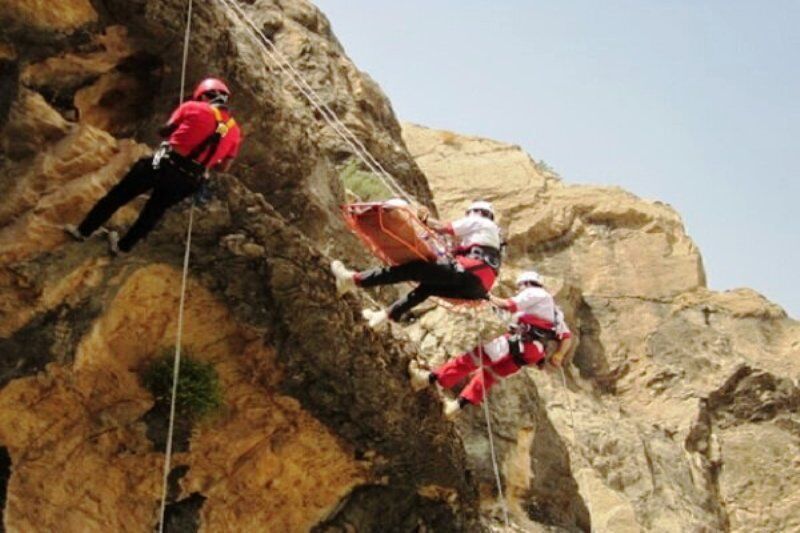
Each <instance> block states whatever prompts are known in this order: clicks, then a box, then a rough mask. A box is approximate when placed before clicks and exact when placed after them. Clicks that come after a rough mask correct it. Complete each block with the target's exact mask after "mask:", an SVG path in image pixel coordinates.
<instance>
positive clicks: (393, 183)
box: [221, 0, 414, 204]
mask: <svg viewBox="0 0 800 533" xmlns="http://www.w3.org/2000/svg"><path fill="white" fill-rule="evenodd" d="M221 2H222V4H223V7H224V8H225V9H226V10H227V12H228V13H229V14H232V15H233V18H234V19H236V20H238V21H240V22H244V24H246V25H247V26H249V27H250V29H251V30H252V34H251V35H252V36H253V37H254V38H255V41H256V43H257V44H258V45H259V46H260V48H261V50H262V51H263V52H264V53H265V55H266V56H267V57H268V58H269V59H270V60H271V61H272V62H273V63H275V65H276V66H277V67H278V68H279V69H280V71H281V72H282V73H283V74H284V75H285V76H286V77H287V78H288V79H289V81H291V82H292V84H294V86H295V87H296V88H297V90H298V91H300V93H301V94H302V95H303V96H304V97H305V98H306V100H308V102H309V103H310V104H311V105H312V106H313V107H314V109H316V110H317V111H318V112H319V113H320V115H321V116H322V118H323V120H324V121H325V122H326V123H327V124H328V126H330V127H331V129H333V131H334V132H336V133H337V134H338V135H339V136H340V137H341V138H342V140H344V142H345V143H346V144H347V145H348V146H349V147H350V149H351V150H353V152H354V154H355V155H356V156H357V157H358V158H359V159H360V160H361V161H362V162H363V163H364V164H365V165H366V166H367V168H368V169H369V170H370V172H372V173H373V174H375V175H376V176H377V177H378V179H380V180H381V182H382V183H383V184H384V185H385V186H386V188H387V189H389V191H391V192H392V193H394V194H397V195H398V196H400V197H402V198H404V199H405V200H406V201H408V202H409V203H412V204H413V203H414V199H413V198H412V197H411V195H410V194H408V193H407V192H406V191H405V190H404V189H403V187H402V186H400V184H399V183H398V182H397V180H396V179H395V178H394V177H393V176H392V175H391V174H390V173H389V172H388V171H387V170H386V169H385V168H384V167H383V166H382V165H381V164H380V162H378V160H377V159H376V158H375V157H374V156H373V155H372V153H370V151H369V150H368V149H367V148H366V147H365V146H364V143H363V142H362V141H361V140H360V139H359V138H358V137H357V136H356V135H355V134H354V133H353V132H352V131H351V130H350V129H349V128H348V127H347V126H346V125H345V124H344V123H343V122H342V121H341V119H339V117H338V116H337V115H336V113H335V112H334V111H333V110H332V109H331V108H330V106H328V105H327V104H326V103H325V102H324V101H323V100H322V98H321V97H320V96H319V94H318V93H317V92H316V91H315V90H314V89H313V87H311V85H310V84H309V83H308V81H307V80H306V79H305V78H304V77H303V75H302V74H301V73H300V72H299V71H298V70H297V69H296V68H295V67H294V65H292V63H291V61H289V59H288V58H287V57H286V56H285V55H284V54H283V53H282V52H281V51H280V50H279V49H278V48H277V47H276V46H275V44H274V43H273V42H272V41H270V40H269V38H268V37H267V36H266V35H265V34H264V32H263V31H261V29H260V28H259V27H258V26H257V25H256V24H255V22H253V20H252V19H251V18H250V17H249V16H248V15H247V13H245V12H244V10H243V9H242V8H241V7H239V6H238V5H237V4H236V3H235V2H234V1H233V0H221Z"/></svg>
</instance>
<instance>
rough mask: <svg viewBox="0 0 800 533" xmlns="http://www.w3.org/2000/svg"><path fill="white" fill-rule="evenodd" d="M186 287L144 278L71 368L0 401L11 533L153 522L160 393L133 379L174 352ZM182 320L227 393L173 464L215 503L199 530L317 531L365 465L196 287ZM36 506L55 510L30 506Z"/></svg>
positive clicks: (124, 294)
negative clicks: (152, 418)
mask: <svg viewBox="0 0 800 533" xmlns="http://www.w3.org/2000/svg"><path fill="white" fill-rule="evenodd" d="M179 287H180V272H178V271H176V270H174V269H172V268H170V267H167V266H164V265H152V266H147V267H144V268H141V269H139V270H137V271H136V272H134V273H133V274H132V275H130V276H129V277H128V278H127V280H126V281H125V283H124V284H123V285H122V286H121V287H120V288H119V290H118V291H117V292H116V295H115V297H114V299H113V300H112V301H111V302H110V304H109V306H108V307H107V309H106V313H105V314H104V315H103V316H102V317H101V318H100V319H99V320H98V321H97V322H95V324H93V325H92V327H91V329H90V331H89V332H88V334H87V335H86V336H85V337H84V339H83V341H82V342H81V343H80V346H79V347H78V352H77V354H76V359H75V364H74V365H73V367H72V368H71V369H70V368H67V367H64V366H60V365H52V366H50V367H49V369H48V371H47V372H46V373H44V374H42V375H39V376H36V377H32V378H25V379H22V380H17V381H15V382H13V384H12V385H10V386H8V387H6V388H5V389H3V391H2V393H0V441H2V442H4V443H5V444H6V445H7V446H8V448H9V450H10V452H11V456H12V459H13V460H14V463H15V465H16V467H15V472H14V475H13V476H12V478H11V483H10V494H11V497H10V498H9V507H8V509H7V515H6V524H7V527H8V528H9V530H12V531H31V530H33V531H44V530H54V529H59V530H62V531H109V530H127V529H129V528H130V527H131V525H132V524H141V525H145V524H151V525H155V523H156V519H157V506H158V500H159V496H160V490H161V485H160V483H161V469H162V468H163V455H162V454H161V453H160V452H159V451H157V450H153V447H152V444H151V443H150V442H149V441H148V439H147V438H146V436H145V434H144V433H145V428H144V424H142V423H141V422H139V421H138V420H139V419H140V417H141V416H142V415H143V414H144V413H145V412H146V411H147V410H148V409H149V408H150V407H151V406H152V398H151V397H150V394H149V393H148V392H147V391H146V390H144V389H143V388H142V386H141V385H140V384H139V379H138V377H137V372H139V371H140V370H141V369H142V367H143V366H144V365H146V363H147V361H148V360H150V359H151V358H153V357H155V356H157V355H159V354H160V353H162V352H163V351H164V350H169V349H171V347H172V346H173V343H174V337H175V330H176V326H175V320H176V316H175V309H176V306H177V300H178V297H179V293H178V288H179ZM186 325H187V327H186V329H185V331H184V339H185V349H186V350H187V352H189V353H192V354H193V355H194V356H195V357H197V358H199V359H200V360H206V361H209V362H212V363H213V364H214V366H215V368H216V369H217V372H218V373H219V375H220V379H221V382H222V386H223V388H224V390H225V398H224V401H225V408H224V414H221V415H219V416H218V417H216V418H214V419H212V420H209V421H207V422H205V423H203V424H202V425H201V426H200V427H199V428H198V429H197V431H196V432H195V433H194V435H193V436H192V439H191V443H190V445H191V451H190V452H189V453H182V454H179V455H177V456H176V458H175V462H176V464H186V465H189V466H190V475H188V476H187V477H186V478H185V479H184V480H183V481H182V485H183V486H184V490H185V491H186V492H187V493H193V492H202V493H203V494H204V495H205V496H206V498H207V500H206V503H205V506H204V508H203V509H204V510H203V527H205V528H208V529H209V530H219V529H220V528H221V527H222V528H230V529H234V530H247V529H258V528H268V529H270V530H282V531H288V530H298V531H300V530H305V529H307V528H309V527H311V526H313V525H314V524H316V523H317V522H319V521H320V520H321V519H322V518H324V517H325V516H326V515H327V514H328V513H330V512H331V510H332V509H333V507H334V506H335V505H336V504H337V503H338V502H339V501H340V500H341V499H342V497H343V496H345V495H346V494H347V493H348V492H349V491H350V490H351V489H352V488H353V487H354V486H355V485H357V484H359V483H361V482H363V481H364V480H365V474H366V470H365V468H364V467H363V466H362V465H360V464H358V463H356V462H355V461H354V460H353V456H352V453H351V452H350V451H348V450H347V449H346V447H345V446H344V445H343V443H342V442H341V441H340V440H339V439H338V438H337V437H336V436H335V435H333V434H332V432H330V430H328V429H327V428H326V427H325V426H323V425H322V424H320V423H319V422H318V421H317V420H315V419H314V418H313V417H312V416H310V415H309V414H308V413H307V412H305V411H304V410H303V409H302V408H301V407H300V405H299V404H298V402H297V401H295V400H293V399H291V398H288V397H286V396H283V395H281V394H279V393H277V391H276V389H275V385H276V384H277V383H278V382H279V380H280V371H279V370H278V368H277V367H276V365H275V359H274V354H273V353H272V352H271V350H270V349H269V348H268V347H265V346H263V344H262V343H261V342H260V340H259V336H258V333H257V332H255V331H248V330H247V328H242V327H241V326H239V325H237V324H236V322H235V320H234V318H233V316H232V315H231V314H230V312H228V311H227V310H226V309H225V307H224V306H223V305H221V304H220V303H219V302H217V301H215V299H214V298H213V297H212V296H211V295H210V294H209V293H208V292H207V291H205V290H203V289H202V288H201V287H199V286H197V285H194V284H193V285H192V286H191V287H190V290H189V293H188V296H187V306H186ZM65 414H67V416H65ZM253 428H258V432H257V433H254V432H253ZM307 472H315V473H316V475H315V476H314V477H309V476H307V475H306V473H307ZM37 501H39V502H42V503H44V502H50V505H42V506H41V507H38V508H37V510H36V511H33V510H32V509H33V508H32V507H31V504H32V503H33V502H37ZM108 509H114V510H115V512H114V513H109V512H107V510H108Z"/></svg>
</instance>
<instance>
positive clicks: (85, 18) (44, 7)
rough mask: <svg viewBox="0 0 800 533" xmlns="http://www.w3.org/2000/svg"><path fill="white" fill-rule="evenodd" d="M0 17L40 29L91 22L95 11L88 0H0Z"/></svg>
mask: <svg viewBox="0 0 800 533" xmlns="http://www.w3.org/2000/svg"><path fill="white" fill-rule="evenodd" d="M0 17H2V18H3V19H6V21H10V22H11V23H13V24H17V25H20V26H26V27H30V28H33V29H35V30H40V31H64V32H66V31H71V30H74V29H77V28H79V27H80V26H83V25H86V24H89V23H91V22H95V21H97V19H98V16H97V12H96V11H95V10H94V8H93V7H92V2H91V1H90V0H66V1H64V2H58V3H57V4H53V2H50V1H48V0H2V1H0Z"/></svg>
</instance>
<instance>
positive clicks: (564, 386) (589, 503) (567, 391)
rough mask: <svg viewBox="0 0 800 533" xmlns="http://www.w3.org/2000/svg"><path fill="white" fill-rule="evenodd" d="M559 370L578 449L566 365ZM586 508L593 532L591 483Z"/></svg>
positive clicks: (573, 437)
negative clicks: (565, 370) (565, 371)
mask: <svg viewBox="0 0 800 533" xmlns="http://www.w3.org/2000/svg"><path fill="white" fill-rule="evenodd" d="M562 365H563V362H562ZM558 370H559V371H560V373H561V387H562V390H563V391H564V397H565V398H566V400H567V408H568V409H569V416H570V419H571V428H572V442H573V443H574V444H575V449H576V450H577V449H578V433H577V430H576V426H575V410H574V409H573V408H572V398H571V397H570V395H569V390H568V389H567V377H566V375H565V373H564V367H563V366H559V367H558ZM586 509H587V511H589V531H590V532H591V530H592V529H591V528H592V526H591V524H592V491H591V488H590V487H589V484H588V483H587V484H586Z"/></svg>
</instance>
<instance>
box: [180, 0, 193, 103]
mask: <svg viewBox="0 0 800 533" xmlns="http://www.w3.org/2000/svg"><path fill="white" fill-rule="evenodd" d="M192 3H193V0H189V8H188V9H187V10H186V31H185V32H184V35H183V60H182V61H181V94H180V96H179V97H180V103H183V95H184V93H185V92H186V64H187V62H188V60H189V36H190V34H191V32H192Z"/></svg>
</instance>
